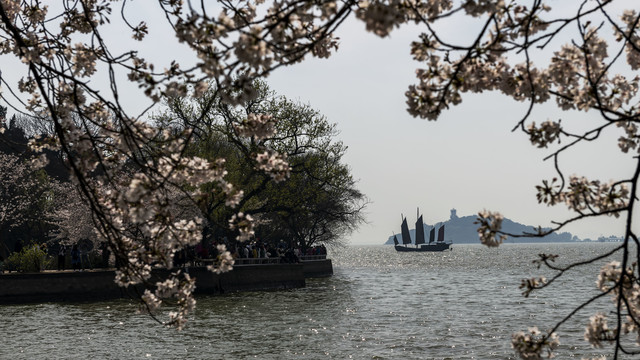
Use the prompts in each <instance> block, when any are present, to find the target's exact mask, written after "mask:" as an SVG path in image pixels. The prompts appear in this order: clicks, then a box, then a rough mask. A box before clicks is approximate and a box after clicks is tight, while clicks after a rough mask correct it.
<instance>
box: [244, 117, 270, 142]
mask: <svg viewBox="0 0 640 360" xmlns="http://www.w3.org/2000/svg"><path fill="white" fill-rule="evenodd" d="M274 125H275V119H274V118H273V117H272V116H271V115H267V114H253V113H251V114H249V115H248V116H247V119H246V120H245V121H244V122H243V123H241V124H237V125H235V129H236V131H237V132H238V134H239V135H240V136H244V137H247V138H251V137H253V138H255V139H256V140H264V139H266V138H268V137H270V136H272V135H273V134H274V132H275V127H274Z"/></svg>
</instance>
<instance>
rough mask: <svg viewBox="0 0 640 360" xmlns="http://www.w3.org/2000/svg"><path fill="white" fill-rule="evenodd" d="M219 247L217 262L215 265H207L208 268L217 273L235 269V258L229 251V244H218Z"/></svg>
mask: <svg viewBox="0 0 640 360" xmlns="http://www.w3.org/2000/svg"><path fill="white" fill-rule="evenodd" d="M216 248H217V249H218V257H217V258H216V263H215V264H213V265H207V269H208V270H209V271H212V272H214V273H216V274H220V273H223V272H227V271H231V270H232V269H233V264H234V263H235V260H234V259H233V256H231V253H230V252H229V251H227V246H226V245H224V244H221V245H217V246H216Z"/></svg>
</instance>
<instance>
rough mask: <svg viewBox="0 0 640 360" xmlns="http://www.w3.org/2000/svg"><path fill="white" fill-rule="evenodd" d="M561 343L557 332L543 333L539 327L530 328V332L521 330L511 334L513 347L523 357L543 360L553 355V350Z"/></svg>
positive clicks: (528, 359)
mask: <svg viewBox="0 0 640 360" xmlns="http://www.w3.org/2000/svg"><path fill="white" fill-rule="evenodd" d="M559 345H560V340H559V339H558V335H557V334H556V333H551V334H549V335H546V334H544V335H543V334H542V333H541V332H540V330H538V328H537V327H535V326H534V327H531V328H529V331H528V332H524V331H519V332H517V333H515V334H513V335H512V336H511V347H512V348H513V349H514V350H515V351H516V353H517V354H518V355H519V356H520V358H521V359H527V360H541V359H543V358H544V357H546V358H548V359H550V358H552V357H553V350H554V349H556V348H557V347H558V346H559Z"/></svg>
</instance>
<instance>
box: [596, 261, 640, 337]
mask: <svg viewBox="0 0 640 360" xmlns="http://www.w3.org/2000/svg"><path fill="white" fill-rule="evenodd" d="M596 284H597V286H598V288H599V289H600V290H601V291H602V292H609V293H611V294H612V298H611V300H612V302H613V303H614V304H616V306H620V305H621V312H622V315H623V316H621V319H622V324H621V326H620V329H621V332H622V334H635V336H636V344H638V345H640V322H639V320H640V284H639V282H638V278H637V276H636V264H635V263H634V264H632V266H628V267H627V268H626V269H623V267H622V264H620V262H618V261H612V262H610V263H608V264H605V265H604V266H603V267H602V268H601V270H600V273H599V274H598V280H597V281H596ZM619 304H620V305H619ZM607 320H608V318H607V315H606V314H603V313H596V314H595V315H593V316H592V317H591V318H590V319H589V324H588V325H587V327H586V329H585V333H584V338H585V340H587V341H588V342H589V343H590V344H591V345H592V346H594V347H602V346H603V345H602V342H603V341H607V342H609V343H612V342H614V341H616V339H617V338H618V337H619V335H620V334H619V333H618V330H617V328H613V329H610V328H609V327H608V324H607Z"/></svg>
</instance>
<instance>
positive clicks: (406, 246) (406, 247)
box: [393, 209, 452, 252]
mask: <svg viewBox="0 0 640 360" xmlns="http://www.w3.org/2000/svg"><path fill="white" fill-rule="evenodd" d="M400 229H401V235H402V245H400V242H399V241H398V237H397V236H396V235H393V243H394V245H395V248H396V251H400V252H411V251H445V250H451V244H452V243H446V242H444V224H442V225H441V226H440V228H439V229H438V240H437V241H436V240H435V237H436V235H435V234H436V228H435V226H434V227H433V228H432V229H431V231H430V232H429V242H428V243H426V241H425V237H424V222H423V220H422V215H420V209H418V220H417V221H416V243H415V247H412V246H410V245H411V235H410V234H409V226H408V225H407V218H406V217H403V218H402V225H401V226H400Z"/></svg>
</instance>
